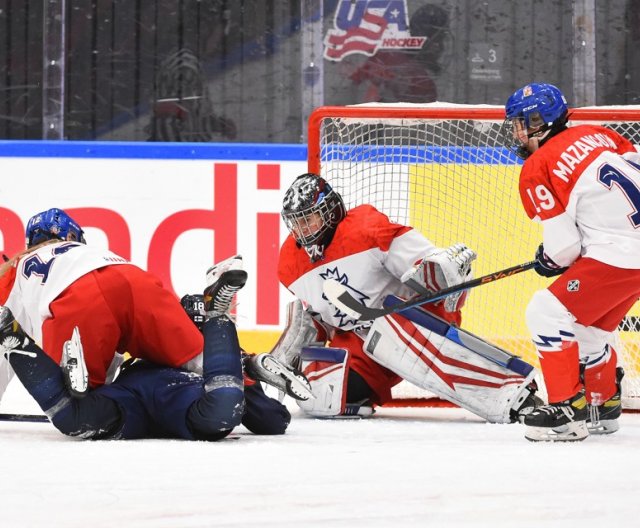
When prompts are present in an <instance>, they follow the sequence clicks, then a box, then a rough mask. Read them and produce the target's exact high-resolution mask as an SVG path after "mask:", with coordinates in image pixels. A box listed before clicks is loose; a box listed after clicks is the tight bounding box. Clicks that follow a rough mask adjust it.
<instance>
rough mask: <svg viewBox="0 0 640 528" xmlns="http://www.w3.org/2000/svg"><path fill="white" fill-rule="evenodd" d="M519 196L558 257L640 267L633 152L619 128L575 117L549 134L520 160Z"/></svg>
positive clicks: (639, 185) (639, 165) (639, 167)
mask: <svg viewBox="0 0 640 528" xmlns="http://www.w3.org/2000/svg"><path fill="white" fill-rule="evenodd" d="M520 197H521V199H522V204H523V205H524V208H525V211H526V212H527V214H528V216H529V217H530V218H532V219H534V220H536V221H540V222H542V226H543V232H544V234H543V237H544V248H545V252H546V253H547V255H548V256H549V257H550V258H551V259H553V261H554V262H556V263H557V264H559V265H561V266H568V265H570V264H571V263H573V261H575V260H576V259H577V258H578V257H579V256H584V257H589V258H593V259H595V260H598V261H600V262H604V263H605V264H609V265H611V266H616V267H619V268H627V269H640V155H638V154H637V153H636V149H635V148H634V146H633V145H632V144H631V143H630V142H629V141H628V140H627V139H625V138H624V137H622V136H621V135H619V134H617V133H616V132H614V131H612V130H610V129H608V128H604V127H600V126H592V125H581V126H576V127H571V128H569V129H567V130H566V131H564V132H562V133H560V134H558V135H557V136H555V137H552V138H551V139H550V140H549V141H548V143H546V144H545V145H544V147H543V148H541V149H539V150H537V151H536V152H534V153H533V154H532V155H531V157H529V158H528V159H527V161H526V162H525V164H524V166H523V168H522V172H521V174H520Z"/></svg>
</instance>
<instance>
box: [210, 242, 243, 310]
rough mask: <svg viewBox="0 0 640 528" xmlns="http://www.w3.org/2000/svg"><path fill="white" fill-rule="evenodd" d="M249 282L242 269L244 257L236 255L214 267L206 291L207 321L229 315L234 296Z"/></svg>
mask: <svg viewBox="0 0 640 528" xmlns="http://www.w3.org/2000/svg"><path fill="white" fill-rule="evenodd" d="M246 282H247V272H246V271H244V270H243V269H242V257H241V256H240V255H236V256H235V257H231V258H229V259H227V260H223V261H222V262H220V263H218V264H216V265H215V266H212V267H211V268H209V270H208V271H207V287H206V289H205V290H204V310H205V313H206V317H207V319H211V318H212V317H220V316H221V315H227V314H228V312H229V310H230V309H231V302H232V301H233V296H234V295H235V294H236V293H237V292H238V290H241V289H242V287H243V286H244V285H245V283H246Z"/></svg>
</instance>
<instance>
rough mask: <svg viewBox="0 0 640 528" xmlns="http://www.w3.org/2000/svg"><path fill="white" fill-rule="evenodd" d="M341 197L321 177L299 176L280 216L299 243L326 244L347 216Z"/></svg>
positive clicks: (283, 204) (303, 244)
mask: <svg viewBox="0 0 640 528" xmlns="http://www.w3.org/2000/svg"><path fill="white" fill-rule="evenodd" d="M346 214H347V210H346V209H345V206H344V202H343V201H342V198H341V196H340V195H339V194H338V193H337V192H336V191H334V190H333V189H332V188H331V185H329V184H328V183H327V182H326V181H325V179H324V178H322V177H320V176H318V175H317V174H312V173H307V174H302V175H300V176H298V177H297V178H296V179H295V181H294V182H293V183H292V184H291V186H290V187H289V188H288V189H287V192H286V193H285V195H284V200H283V202H282V218H283V220H284V223H285V224H286V225H287V229H288V230H289V232H290V233H291V234H292V235H293V237H294V238H295V239H296V242H298V244H300V245H301V246H305V247H308V246H312V245H314V244H325V243H327V241H330V240H331V237H332V236H333V233H334V231H335V229H336V227H338V224H339V223H340V222H341V221H342V219H343V218H344V217H345V216H346Z"/></svg>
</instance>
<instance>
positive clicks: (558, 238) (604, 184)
mask: <svg viewBox="0 0 640 528" xmlns="http://www.w3.org/2000/svg"><path fill="white" fill-rule="evenodd" d="M568 120H569V111H568V107H567V101H566V99H565V97H564V95H563V94H562V92H560V90H559V89H558V88H556V87H555V86H552V85H550V84H541V83H532V84H529V85H527V86H525V87H523V88H521V89H519V90H517V91H516V92H515V93H514V94H513V95H511V97H509V99H508V101H507V104H506V120H505V132H504V138H505V142H506V144H507V146H508V147H510V148H511V149H512V150H513V151H514V152H515V153H516V154H517V155H518V156H519V157H521V158H522V159H524V160H525V162H524V165H523V166H522V171H521V173H520V196H521V198H522V204H523V206H524V209H525V211H526V213H527V215H528V216H529V217H530V218H531V219H532V220H534V221H537V222H541V223H542V227H543V244H542V245H540V247H539V248H538V251H537V253H536V260H537V266H536V271H538V273H540V274H541V275H543V276H546V277H554V276H558V278H557V279H555V281H554V282H553V283H552V284H551V285H550V286H549V287H548V288H547V289H545V290H541V291H538V292H536V293H535V294H534V295H533V298H532V299H531V301H530V303H529V305H528V307H527V311H526V318H527V325H528V327H529V330H530V331H531V334H532V336H533V341H534V343H535V345H536V348H537V349H538V357H539V358H540V365H541V367H542V373H543V376H544V382H545V385H546V387H547V392H548V395H549V405H545V406H543V407H540V408H539V409H537V410H536V411H535V412H533V413H531V414H530V415H529V416H527V417H526V418H525V421H524V423H525V425H526V426H527V430H526V437H527V438H528V439H529V440H534V441H537V440H550V441H554V440H563V441H570V440H583V439H584V438H586V437H587V436H588V435H589V433H590V432H591V433H592V434H593V433H612V432H614V431H616V430H617V429H618V417H619V416H620V413H621V403H620V397H621V390H620V381H621V379H622V369H621V368H620V367H619V366H618V358H617V353H616V350H615V348H614V344H615V331H616V328H617V327H618V325H619V324H620V322H621V321H622V319H623V317H624V316H625V314H626V313H627V312H628V311H629V310H630V309H631V307H632V306H633V304H634V303H635V302H636V300H637V299H638V296H639V295H640V229H638V228H639V227H640V155H638V153H637V152H636V147H634V145H632V144H631V143H630V142H629V141H628V140H627V139H625V138H624V137H622V136H621V135H620V134H618V133H617V132H614V131H613V130H611V129H608V128H604V127H601V126H594V125H581V126H574V127H568V126H567V123H568Z"/></svg>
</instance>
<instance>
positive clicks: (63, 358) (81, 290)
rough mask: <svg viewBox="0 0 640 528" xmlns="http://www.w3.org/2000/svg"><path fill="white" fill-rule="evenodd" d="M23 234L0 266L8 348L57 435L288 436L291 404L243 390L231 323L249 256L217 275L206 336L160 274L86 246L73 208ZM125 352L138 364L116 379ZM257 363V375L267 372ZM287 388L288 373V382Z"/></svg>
mask: <svg viewBox="0 0 640 528" xmlns="http://www.w3.org/2000/svg"><path fill="white" fill-rule="evenodd" d="M26 235H27V249H26V251H24V252H22V253H21V254H19V255H17V256H15V257H14V258H12V259H10V260H9V261H7V262H5V263H4V264H3V265H2V267H0V304H1V305H3V306H2V312H1V314H0V339H2V341H1V344H0V346H1V347H2V352H3V353H4V354H5V358H6V360H7V361H8V362H9V363H10V365H11V367H12V368H13V370H14V371H15V372H16V374H17V376H18V378H19V379H20V380H21V382H22V383H23V385H24V386H25V388H26V389H27V390H28V391H29V392H30V394H31V395H32V396H33V397H34V398H35V399H36V401H37V402H38V404H40V406H41V408H42V409H43V411H45V413H46V414H47V415H48V416H49V418H50V419H51V421H52V423H53V424H54V425H55V426H56V427H57V428H58V429H59V430H60V431H62V432H63V433H65V434H70V435H74V436H82V437H85V438H142V437H148V436H170V437H178V438H188V439H194V438H197V439H209V440H215V439H218V438H222V437H224V436H226V435H227V434H229V432H230V431H231V430H232V429H233V427H235V426H236V425H239V424H240V423H241V421H242V423H244V424H245V425H247V427H248V428H249V429H251V430H253V431H255V432H260V433H270V434H274V433H283V432H284V430H285V429H286V427H287V425H288V422H289V413H288V412H287V410H286V408H285V407H284V406H282V405H281V404H280V403H279V402H277V401H276V400H273V399H271V398H268V397H267V396H266V395H264V393H263V392H262V390H261V388H260V386H259V385H255V386H251V387H249V388H248V389H247V391H246V393H245V391H244V390H243V368H242V363H241V353H240V352H241V351H240V347H239V344H238V339H237V335H236V330H235V325H234V324H233V322H232V321H231V320H230V319H229V317H228V316H227V311H228V309H229V305H230V303H231V300H232V298H233V295H234V294H235V292H237V291H238V290H239V289H240V288H242V286H243V285H244V283H245V281H246V272H245V271H243V270H242V269H241V267H242V266H241V265H242V259H241V258H240V257H233V258H231V259H227V260H226V261H223V262H221V263H219V264H218V265H216V266H213V267H212V268H211V269H210V270H209V271H208V273H207V288H206V289H205V292H204V298H203V310H204V312H203V314H202V315H203V318H204V319H205V320H204V321H203V324H202V331H200V329H199V328H198V327H197V326H196V325H195V324H194V322H193V321H192V320H191V319H190V317H189V315H188V314H187V313H186V312H185V310H184V309H183V307H182V306H181V305H180V303H179V302H178V300H177V299H176V298H175V297H174V296H173V295H172V294H171V293H170V292H169V291H168V290H166V289H164V288H163V287H162V285H161V283H160V282H159V281H158V280H157V279H156V278H155V277H154V276H153V275H151V274H149V273H147V272H145V271H143V270H141V269H140V268H138V267H136V266H134V265H132V264H129V263H128V262H126V261H125V260H124V259H122V258H120V257H119V256H117V255H115V254H113V253H111V252H109V251H106V250H103V249H98V248H93V247H91V246H88V245H86V244H85V241H84V232H83V230H82V229H81V228H80V226H79V225H78V224H77V223H76V222H74V221H73V219H71V218H70V217H69V216H68V215H67V214H66V213H65V212H64V211H62V210H60V209H50V210H48V211H44V212H42V213H40V214H38V215H35V216H34V217H32V218H31V219H30V221H29V223H28V225H27V232H26ZM124 352H127V353H129V354H130V355H131V356H132V357H133V358H136V359H138V360H139V361H138V362H136V363H134V364H133V365H132V366H131V367H129V368H127V369H125V370H123V372H122V373H121V374H120V375H119V376H118V377H117V378H116V379H115V381H113V378H114V377H115V372H116V371H117V368H118V366H119V363H120V362H119V361H118V358H120V357H121V354H123V353H124ZM5 358H2V359H0V361H3V360H4V359H5ZM251 366H252V367H254V368H252V372H253V373H257V374H260V367H261V366H262V364H257V365H255V366H254V365H253V362H251ZM267 366H270V367H271V368H272V370H273V368H274V367H273V365H271V364H269V365H267ZM277 366H278V365H275V367H277ZM286 373H287V374H289V372H288V371H287V372H286ZM266 374H268V375H269V377H270V378H273V377H275V376H274V375H273V373H271V372H267V373H266ZM3 381H4V380H3ZM112 381H113V382H112ZM265 381H267V380H265ZM271 381H273V379H271ZM288 381H290V380H289V379H287V378H286V376H284V375H283V376H281V384H280V385H282V386H286V382H288ZM0 389H3V387H0ZM0 396H1V392H0ZM245 400H246V407H245Z"/></svg>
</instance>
